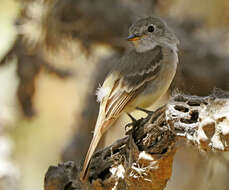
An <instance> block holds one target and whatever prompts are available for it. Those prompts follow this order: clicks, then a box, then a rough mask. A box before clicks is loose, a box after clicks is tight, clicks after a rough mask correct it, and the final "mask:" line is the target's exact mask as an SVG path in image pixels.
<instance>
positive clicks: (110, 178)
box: [45, 90, 229, 190]
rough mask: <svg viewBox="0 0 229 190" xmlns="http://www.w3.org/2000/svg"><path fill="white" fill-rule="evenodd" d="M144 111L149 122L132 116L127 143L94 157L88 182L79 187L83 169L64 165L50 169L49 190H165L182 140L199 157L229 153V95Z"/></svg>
mask: <svg viewBox="0 0 229 190" xmlns="http://www.w3.org/2000/svg"><path fill="white" fill-rule="evenodd" d="M141 111H145V112H146V113H147V114H148V116H147V117H146V118H141V119H139V120H135V119H134V118H133V117H132V116H131V115H130V117H131V118H132V123H130V124H128V125H127V126H125V127H126V131H127V132H126V134H127V136H126V137H125V138H123V139H120V140H118V141H116V142H115V143H114V144H112V145H111V146H109V147H107V148H105V149H103V150H100V151H98V152H96V153H95V154H94V155H93V157H92V160H91V163H90V166H89V171H88V175H87V179H86V181H84V182H81V181H80V178H79V176H80V169H79V168H80V167H78V166H76V165H75V164H74V162H66V163H64V164H60V165H59V166H57V167H56V166H51V167H50V168H49V170H48V172H47V173H46V177H45V190H51V189H52V190H60V189H61V188H62V189H65V190H68V189H96V190H97V189H98V190H103V189H104V190H105V189H106V190H109V189H110V190H111V189H112V190H113V189H119V190H127V189H128V190H132V189H133V190H134V189H142V190H148V189H149V190H151V189H155V190H163V189H164V188H165V187H166V184H167V182H168V180H169V179H170V177H171V175H172V164H173V158H174V155H175V153H176V150H177V149H178V148H180V147H181V143H179V142H180V141H181V140H184V141H186V142H187V143H191V144H193V146H195V147H196V149H197V150H199V151H205V152H217V151H219V152H222V151H223V152H225V151H228V150H229V115H228V113H229V93H226V92H224V91H221V90H216V91H215V92H214V94H212V95H211V96H207V97H199V96H188V95H182V94H177V95H174V97H173V98H172V99H171V100H170V101H169V103H168V104H167V105H165V106H163V107H161V108H159V109H158V110H156V111H155V112H151V111H147V110H141ZM183 145H184V144H183Z"/></svg>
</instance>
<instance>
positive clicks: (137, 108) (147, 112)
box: [136, 107, 154, 115]
mask: <svg viewBox="0 0 229 190" xmlns="http://www.w3.org/2000/svg"><path fill="white" fill-rule="evenodd" d="M136 110H140V111H142V112H145V113H146V114H148V115H152V114H153V113H154V111H150V110H146V109H143V108H140V107H136Z"/></svg>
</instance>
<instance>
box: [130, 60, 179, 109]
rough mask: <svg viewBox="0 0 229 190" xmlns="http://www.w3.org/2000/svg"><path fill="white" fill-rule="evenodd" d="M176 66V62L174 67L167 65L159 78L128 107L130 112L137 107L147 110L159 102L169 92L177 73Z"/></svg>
mask: <svg viewBox="0 0 229 190" xmlns="http://www.w3.org/2000/svg"><path fill="white" fill-rule="evenodd" d="M176 66H177V63H176V62H175V63H174V64H173V65H171V64H170V65H165V67H164V68H162V70H161V71H160V72H161V73H160V74H159V77H158V78H156V79H155V80H153V81H152V82H151V83H150V82H149V84H148V86H147V87H146V89H145V90H144V91H143V92H141V93H140V94H139V95H138V96H137V97H136V98H135V99H134V101H132V102H131V103H130V104H129V105H128V111H133V109H135V108H136V107H141V108H147V107H149V106H151V105H152V104H154V103H155V102H157V100H158V99H159V98H160V97H161V96H163V95H164V94H165V93H166V92H167V91H168V89H169V87H170V84H171V82H172V80H173V78H174V76H175V73H176Z"/></svg>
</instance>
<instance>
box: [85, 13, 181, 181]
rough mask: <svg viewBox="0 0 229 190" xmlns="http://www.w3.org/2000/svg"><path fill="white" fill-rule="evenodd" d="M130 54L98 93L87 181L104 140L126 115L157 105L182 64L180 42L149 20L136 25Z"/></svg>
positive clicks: (156, 21)
mask: <svg viewBox="0 0 229 190" xmlns="http://www.w3.org/2000/svg"><path fill="white" fill-rule="evenodd" d="M128 40H129V41H131V42H133V45H134V48H131V49H130V50H128V51H127V52H126V53H125V55H124V56H123V57H122V58H121V60H120V61H119V62H117V63H116V64H115V65H114V67H113V69H111V72H110V74H109V75H108V76H107V78H106V80H105V81H104V83H103V86H102V87H101V88H100V89H99V90H98V91H97V94H98V97H99V98H98V99H100V101H101V102H100V111H99V115H98V119H97V122H96V126H95V131H94V135H93V139H92V142H91V144H90V147H89V150H88V153H87V156H86V159H85V162H84V166H83V171H82V179H85V177H86V173H87V169H88V164H89V162H90V159H91V157H92V154H93V152H94V151H95V149H96V147H97V144H98V143H99V140H100V138H101V136H102V135H103V134H104V133H105V131H106V130H107V129H108V128H109V127H110V126H111V125H112V124H113V123H114V122H115V121H116V119H117V118H118V117H119V116H120V114H121V113H123V112H129V111H132V110H134V109H135V108H136V107H147V106H149V105H151V104H152V103H155V102H156V101H157V100H158V99H159V98H160V97H161V96H162V95H164V94H165V93H166V91H167V90H168V88H169V86H170V84H171V82H172V80H173V78H174V75H175V73H176V67H177V62H178V57H177V43H178V40H177V38H176V36H175V35H174V34H173V32H171V31H170V29H169V28H168V26H167V25H166V23H165V22H164V21H162V20H161V19H160V18H157V17H148V18H145V19H141V20H139V21H137V22H136V23H134V24H133V25H132V26H131V27H130V29H129V37H128Z"/></svg>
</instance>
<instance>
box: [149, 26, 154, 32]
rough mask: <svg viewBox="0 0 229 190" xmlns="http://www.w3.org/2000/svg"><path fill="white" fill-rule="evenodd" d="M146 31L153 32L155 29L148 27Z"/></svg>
mask: <svg viewBox="0 0 229 190" xmlns="http://www.w3.org/2000/svg"><path fill="white" fill-rule="evenodd" d="M147 30H148V32H154V30H155V28H154V26H149V27H148V29H147Z"/></svg>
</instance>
